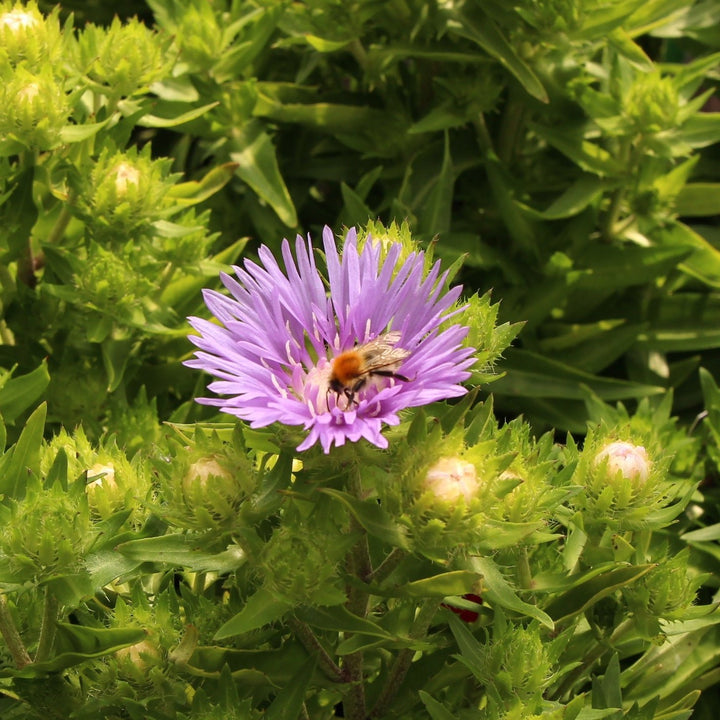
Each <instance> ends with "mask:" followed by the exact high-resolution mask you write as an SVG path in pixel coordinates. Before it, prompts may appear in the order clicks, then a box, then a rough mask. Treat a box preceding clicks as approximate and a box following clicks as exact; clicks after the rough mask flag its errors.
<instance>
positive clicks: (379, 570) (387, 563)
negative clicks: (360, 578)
mask: <svg viewBox="0 0 720 720" xmlns="http://www.w3.org/2000/svg"><path fill="white" fill-rule="evenodd" d="M406 555H407V552H406V551H405V550H402V549H401V548H399V547H396V548H393V549H392V551H391V552H390V553H389V554H388V556H387V557H386V558H385V559H384V560H383V561H382V562H381V563H380V564H379V565H378V566H377V567H376V568H375V569H374V570H373V571H372V572H371V573H370V574H369V575H368V576H367V577H366V578H365V580H366V581H367V582H368V583H373V582H381V581H382V580H384V579H385V578H386V577H388V575H390V574H391V573H392V571H393V570H395V568H396V567H397V566H398V565H399V564H400V563H401V562H402V561H403V560H404V559H405V556H406Z"/></svg>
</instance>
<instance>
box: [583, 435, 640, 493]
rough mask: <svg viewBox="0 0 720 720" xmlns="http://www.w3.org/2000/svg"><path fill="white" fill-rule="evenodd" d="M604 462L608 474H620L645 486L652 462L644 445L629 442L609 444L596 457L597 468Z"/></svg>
mask: <svg viewBox="0 0 720 720" xmlns="http://www.w3.org/2000/svg"><path fill="white" fill-rule="evenodd" d="M603 461H607V469H608V472H610V473H612V474H613V475H617V473H620V474H621V475H622V477H623V478H625V479H626V480H632V481H634V482H635V484H636V485H644V484H645V483H646V482H647V479H648V476H649V474H650V460H649V458H648V455H647V452H646V450H645V448H644V447H643V446H642V445H633V444H632V443H629V442H612V443H609V444H608V445H606V446H605V447H604V448H602V450H600V452H599V453H598V454H597V455H596V456H595V461H594V464H595V466H596V467H597V466H598V465H600V464H601V463H602V462H603Z"/></svg>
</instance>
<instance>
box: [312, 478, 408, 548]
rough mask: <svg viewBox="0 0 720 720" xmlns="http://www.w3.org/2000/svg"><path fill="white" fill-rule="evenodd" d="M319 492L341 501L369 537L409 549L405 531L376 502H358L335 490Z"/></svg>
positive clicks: (326, 489)
mask: <svg viewBox="0 0 720 720" xmlns="http://www.w3.org/2000/svg"><path fill="white" fill-rule="evenodd" d="M319 492H321V493H325V494H326V495H329V496H330V497H332V498H335V499H336V500H338V501H340V502H341V503H342V504H343V505H344V506H345V507H346V508H347V509H348V510H349V511H350V512H351V513H352V515H353V516H354V518H355V519H356V520H357V521H358V522H359V523H360V525H361V526H362V527H363V528H365V530H367V532H368V534H369V535H372V536H373V537H376V538H378V539H379V540H382V541H383V542H386V543H389V544H390V545H393V546H396V547H400V548H403V549H407V546H408V545H407V538H406V537H405V531H404V529H403V528H402V527H401V526H400V525H398V524H397V523H396V522H395V521H394V520H393V518H392V517H390V515H388V514H387V513H386V512H385V511H384V510H383V509H382V507H381V506H380V504H379V503H378V502H377V501H376V500H367V501H363V500H358V499H357V498H354V497H353V496H352V495H348V493H345V492H342V491H341V490H335V489H333V488H319Z"/></svg>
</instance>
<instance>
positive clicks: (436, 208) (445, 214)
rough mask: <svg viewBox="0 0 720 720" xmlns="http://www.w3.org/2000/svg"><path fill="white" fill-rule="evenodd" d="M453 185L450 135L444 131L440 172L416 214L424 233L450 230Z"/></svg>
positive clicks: (453, 171)
mask: <svg viewBox="0 0 720 720" xmlns="http://www.w3.org/2000/svg"><path fill="white" fill-rule="evenodd" d="M454 185H455V170H454V169H453V161H452V156H451V155H450V136H449V134H448V133H447V131H446V132H445V144H444V150H443V159H442V165H441V166H440V172H439V173H437V174H436V175H435V182H434V183H433V186H432V188H431V189H430V192H429V193H428V196H427V198H425V200H424V202H423V204H422V208H421V209H420V212H419V214H418V220H419V223H420V227H421V228H423V230H424V231H425V232H426V233H446V232H448V231H449V230H450V220H451V217H452V202H453V187H454Z"/></svg>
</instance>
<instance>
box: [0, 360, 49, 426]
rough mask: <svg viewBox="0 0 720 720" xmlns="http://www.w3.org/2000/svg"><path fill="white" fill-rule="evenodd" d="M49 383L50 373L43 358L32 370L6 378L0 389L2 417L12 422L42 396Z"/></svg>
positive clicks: (0, 411)
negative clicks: (18, 375)
mask: <svg viewBox="0 0 720 720" xmlns="http://www.w3.org/2000/svg"><path fill="white" fill-rule="evenodd" d="M49 383H50V373H49V372H48V367H47V362H46V361H45V360H43V361H42V363H40V365H38V367H36V368H35V370H33V371H32V372H29V373H27V374H26V375H21V376H20V377H16V378H10V379H9V380H7V381H6V382H5V384H4V385H3V387H2V388H1V389H0V413H2V416H3V419H4V420H5V421H6V422H8V423H10V424H12V423H13V422H14V421H15V420H16V419H17V418H18V416H19V415H21V414H22V413H24V412H25V411H26V410H27V409H28V408H29V407H31V406H32V405H34V404H35V403H36V402H37V401H38V400H39V399H40V398H41V397H42V395H43V393H44V392H45V389H46V388H47V386H48V384H49Z"/></svg>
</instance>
